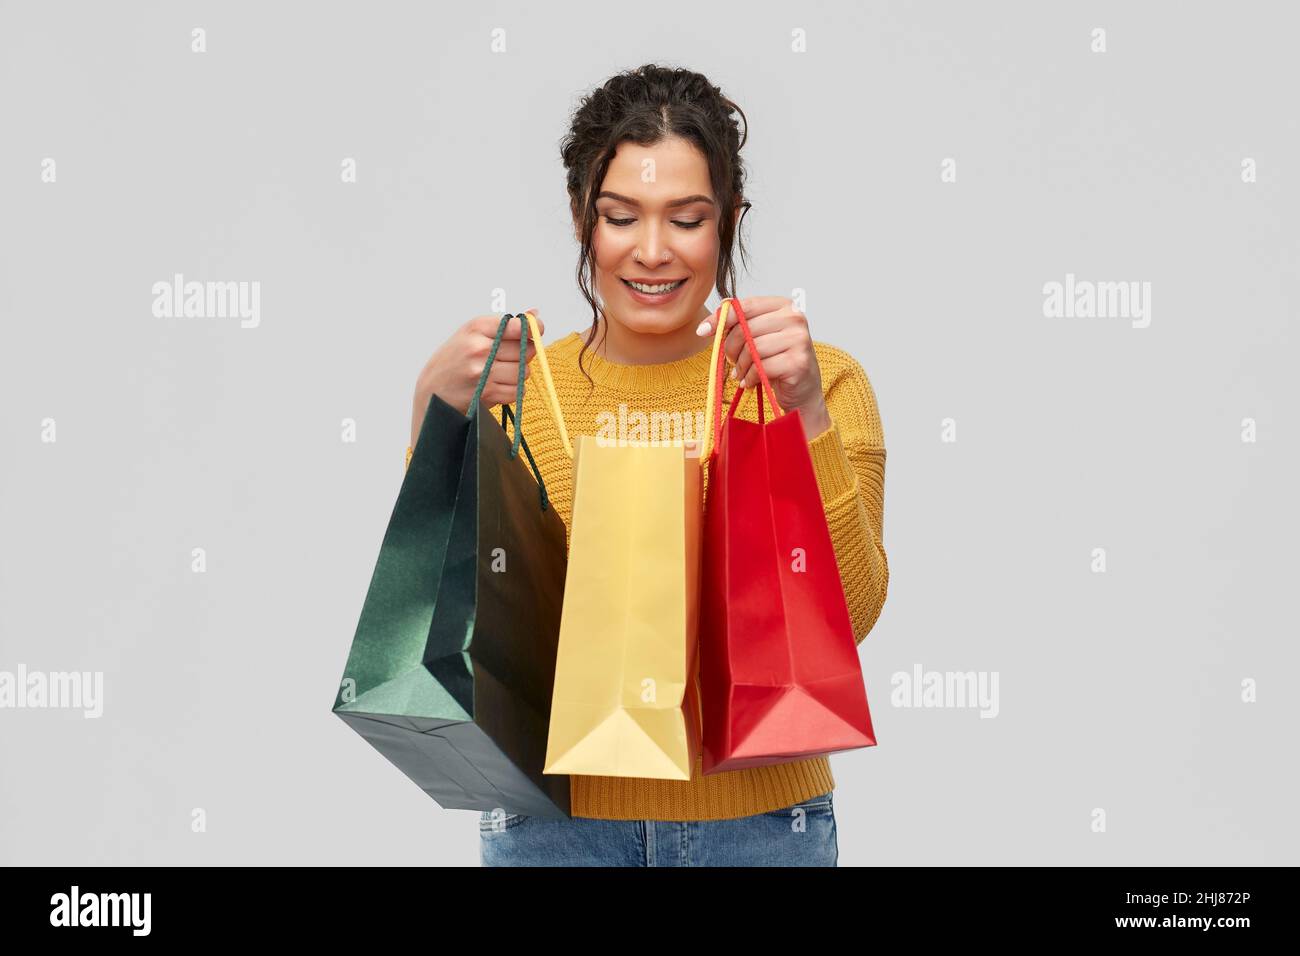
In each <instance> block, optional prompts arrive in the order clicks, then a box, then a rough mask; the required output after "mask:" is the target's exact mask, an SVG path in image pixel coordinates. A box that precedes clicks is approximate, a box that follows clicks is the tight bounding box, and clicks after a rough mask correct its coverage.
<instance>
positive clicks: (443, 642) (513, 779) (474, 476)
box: [333, 314, 569, 817]
mask: <svg viewBox="0 0 1300 956" xmlns="http://www.w3.org/2000/svg"><path fill="white" fill-rule="evenodd" d="M511 318H512V316H510V315H508V314H507V315H505V316H503V317H502V319H501V325H500V327H499V328H498V329H497V334H496V340H495V341H494V343H493V345H492V350H491V352H490V353H489V355H488V360H487V363H486V365H485V367H484V369H483V373H482V376H481V377H480V379H479V383H478V389H477V390H476V392H475V394H474V398H473V400H472V401H471V402H470V406H469V410H468V413H467V414H461V412H460V411H459V410H458V409H456V408H454V407H452V406H451V405H449V404H447V403H446V402H444V401H443V400H442V399H441V398H439V397H438V396H436V395H435V396H433V398H432V399H431V400H430V402H429V407H428V410H427V411H426V413H425V417H424V422H423V424H422V425H421V426H420V436H419V439H418V441H417V442H416V445H415V450H414V453H413V454H412V456H411V461H410V465H409V466H408V468H407V473H406V478H405V480H404V481H403V482H402V487H401V490H400V492H399V493H398V496H397V503H396V505H395V506H394V508H393V514H392V517H391V519H390V520H389V523H388V530H387V532H386V533H385V535H384V540H383V544H382V545H381V547H380V551H379V559H378V561H377V562H376V564H375V571H374V575H373V576H372V578H371V581H370V589H369V591H368V593H367V594H366V600H365V604H364V606H363V607H362V610H361V618H360V621H359V622H358V624H357V630H356V635H355V637H354V638H353V641H352V650H351V653H350V654H349V655H348V663H347V669H346V671H345V672H344V675H343V680H342V682H341V684H340V689H339V693H338V696H337V697H336V698H335V702H334V708H333V710H334V713H336V714H338V715H339V717H341V718H342V719H343V720H344V722H345V723H347V724H348V725H350V726H351V727H352V728H353V729H354V730H356V731H357V733H359V734H361V736H362V737H364V738H365V739H366V740H368V741H369V742H370V743H371V744H372V745H373V746H374V747H375V749H376V750H378V751H379V752H380V753H382V754H383V755H384V756H385V757H387V758H388V759H389V760H390V761H391V762H392V763H394V764H395V765H396V766H397V768H398V769H399V770H401V771H402V772H403V773H404V774H406V775H407V776H408V777H410V778H411V780H413V781H415V783H416V784H417V785H418V786H419V787H420V788H421V789H422V790H424V791H425V792H426V793H427V794H429V796H431V797H432V798H433V799H434V800H435V801H437V802H438V804H440V805H441V806H443V807H446V808H448V809H451V808H456V809H469V810H494V809H498V808H499V809H501V810H503V811H505V812H507V813H521V814H528V815H530V816H540V817H567V816H569V777H568V775H565V774H547V775H543V774H542V765H543V763H544V762H545V757H546V740H547V733H548V727H549V723H550V711H551V696H552V691H553V686H554V681H555V656H556V648H557V644H558V639H559V631H560V610H561V607H562V605H563V599H564V579H565V573H566V556H565V529H564V522H563V521H562V520H561V518H560V517H559V515H557V514H556V513H555V509H554V508H553V507H552V506H551V505H550V502H549V500H548V499H547V497H546V486H545V484H544V482H543V481H542V477H541V473H540V472H539V471H538V470H537V464H536V462H535V461H534V460H533V456H532V452H531V451H530V450H529V449H528V444H527V442H526V441H524V440H523V434H522V428H521V419H522V409H523V394H524V378H525V375H526V373H527V362H526V361H525V360H524V359H525V358H526V353H525V355H524V356H521V359H520V364H519V373H520V374H519V387H518V391H517V394H516V402H515V412H514V414H513V415H512V414H511V413H510V408H509V406H507V405H503V406H502V408H501V422H500V424H498V423H497V421H496V420H495V419H493V418H492V417H491V416H490V415H487V414H484V412H483V407H482V404H481V402H480V396H481V395H482V392H483V387H484V385H485V384H486V382H487V377H488V373H489V371H490V370H491V368H492V362H493V360H494V359H495V357H496V353H497V349H498V347H499V346H500V344H501V339H502V336H503V335H504V334H505V330H506V326H507V323H508V322H509V320H510V319H511ZM519 318H521V319H523V316H522V315H521V316H519ZM520 342H521V345H522V346H523V347H524V348H526V347H527V343H528V326H527V323H526V322H525V323H524V325H523V332H522V334H521V337H520ZM541 347H542V346H541V343H540V342H537V343H535V348H541ZM507 417H510V418H512V419H513V422H512V425H513V432H514V438H513V440H512V439H511V438H510V436H509V435H507V433H506V419H507ZM521 443H522V445H523V450H524V454H525V455H526V456H527V457H528V462H529V464H530V465H531V466H532V471H533V474H532V475H530V474H529V473H528V470H527V469H526V468H525V467H524V464H523V462H522V461H521V460H520V459H519V457H518V452H519V447H520V444H521ZM534 476H536V480H534Z"/></svg>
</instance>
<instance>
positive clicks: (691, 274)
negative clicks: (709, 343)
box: [592, 137, 720, 333]
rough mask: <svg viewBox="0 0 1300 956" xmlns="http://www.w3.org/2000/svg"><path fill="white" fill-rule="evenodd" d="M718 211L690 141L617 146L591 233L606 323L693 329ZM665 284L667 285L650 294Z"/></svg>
mask: <svg viewBox="0 0 1300 956" xmlns="http://www.w3.org/2000/svg"><path fill="white" fill-rule="evenodd" d="M719 212H720V210H719V207H718V205H717V204H716V202H715V200H714V196H713V188H712V185H711V183H710V182H709V168H708V165H707V164H706V163H705V160H704V157H703V156H702V155H701V154H700V153H699V151H698V150H696V148H695V147H694V146H693V145H692V144H691V143H689V142H688V141H686V140H684V139H680V138H677V137H673V138H670V139H666V140H664V141H662V142H660V143H657V144H655V145H653V146H638V145H637V144H636V143H633V142H629V141H624V142H623V143H620V144H619V146H618V150H617V152H616V153H615V155H614V158H613V160H612V161H611V162H610V164H609V169H608V170H607V171H606V173H605V179H604V182H602V183H601V187H600V192H599V193H598V194H597V198H596V214H597V219H596V228H595V232H594V233H593V235H592V243H593V250H594V253H595V259H596V276H595V279H596V291H597V292H598V294H599V298H600V302H601V306H602V308H603V310H604V313H605V315H606V316H607V317H608V318H609V320H610V321H611V322H617V323H619V324H621V325H624V326H626V327H627V328H628V329H629V330H631V331H633V332H638V333H665V332H672V331H674V330H676V329H680V328H681V327H683V326H685V325H688V324H689V325H690V327H691V328H692V329H694V328H695V326H696V325H697V324H699V321H700V318H701V316H702V315H706V314H707V313H708V310H707V309H706V308H705V307H704V302H705V300H706V299H707V298H708V297H709V294H710V293H711V292H712V291H713V287H714V282H715V279H716V277H717V269H718V241H719V240H718V215H719ZM630 280H631V281H637V282H638V283H640V281H641V280H644V281H645V282H647V283H649V284H650V286H651V288H652V290H653V291H639V290H638V289H636V288H633V286H632V285H631V284H630ZM663 286H673V287H672V288H671V289H670V290H669V291H667V292H662V291H658V290H657V289H655V287H660V288H661V287H663Z"/></svg>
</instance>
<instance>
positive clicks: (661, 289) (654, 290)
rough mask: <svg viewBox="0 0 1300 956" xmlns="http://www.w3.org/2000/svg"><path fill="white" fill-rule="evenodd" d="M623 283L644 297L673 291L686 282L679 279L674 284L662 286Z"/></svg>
mask: <svg viewBox="0 0 1300 956" xmlns="http://www.w3.org/2000/svg"><path fill="white" fill-rule="evenodd" d="M623 281H624V282H627V284H628V285H630V286H631V287H632V288H634V289H636V291H638V292H644V293H645V294H646V295H662V294H663V293H665V292H672V291H673V289H676V288H677V287H678V286H679V285H681V284H682V283H683V282H685V281H686V280H685V279H679V280H678V281H676V282H669V283H666V284H664V285H642V284H641V283H640V282H628V281H627V280H626V279H624V280H623Z"/></svg>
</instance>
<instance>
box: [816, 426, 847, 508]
mask: <svg viewBox="0 0 1300 956" xmlns="http://www.w3.org/2000/svg"><path fill="white" fill-rule="evenodd" d="M808 453H809V454H810V455H811V456H812V463H813V471H814V472H815V473H816V475H817V487H818V488H820V489H821V493H822V503H823V504H825V503H827V502H830V501H834V500H835V499H836V498H838V497H840V495H842V494H844V493H845V492H847V491H850V490H852V489H853V487H854V485H855V484H856V483H857V480H858V473H857V472H856V471H854V470H853V462H851V461H849V455H848V452H846V451H845V450H844V440H843V438H842V437H841V436H840V425H839V422H837V421H834V420H833V419H832V421H831V427H830V428H828V429H826V431H824V432H822V433H821V434H820V435H818V436H817V437H816V438H814V439H813V440H812V441H810V442H808Z"/></svg>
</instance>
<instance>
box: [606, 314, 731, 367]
mask: <svg viewBox="0 0 1300 956" xmlns="http://www.w3.org/2000/svg"><path fill="white" fill-rule="evenodd" d="M712 314H713V313H712V312H710V311H709V309H708V307H707V306H703V305H702V306H700V312H699V315H697V316H696V317H695V318H694V319H692V320H691V321H690V322H687V323H686V324H685V325H683V326H682V327H681V328H679V329H673V330H672V331H671V332H637V331H635V330H634V329H629V328H628V327H627V326H626V325H623V324H622V323H621V322H610V321H609V320H608V319H607V318H606V317H605V316H603V315H602V316H601V317H600V320H599V325H600V326H602V328H598V329H597V332H596V341H597V342H598V343H599V345H598V346H597V347H596V349H595V351H596V352H597V354H598V355H600V357H601V358H603V359H605V360H606V361H608V362H614V363H616V364H618V365H661V364H663V363H666V362H678V361H681V360H682V359H684V358H690V357H691V356H692V355H697V354H699V353H700V352H702V351H704V350H705V349H709V348H711V347H712V346H713V339H712V337H708V336H706V337H701V336H698V335H696V334H695V329H696V327H697V326H698V325H699V324H700V323H701V322H703V321H704V320H705V319H707V318H708V317H709V316H710V315H712Z"/></svg>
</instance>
